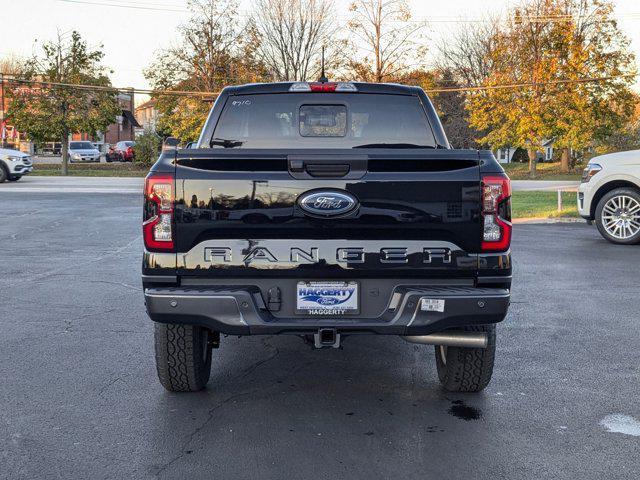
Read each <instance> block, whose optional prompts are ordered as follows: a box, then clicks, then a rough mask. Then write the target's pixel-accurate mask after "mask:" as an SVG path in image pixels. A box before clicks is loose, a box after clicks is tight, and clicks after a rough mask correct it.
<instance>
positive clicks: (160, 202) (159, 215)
mask: <svg viewBox="0 0 640 480" xmlns="http://www.w3.org/2000/svg"><path fill="white" fill-rule="evenodd" d="M173 188H174V179H173V176H172V175H168V174H165V173H160V174H158V173H150V174H149V175H147V178H146V179H145V184H144V214H143V223H142V233H143V238H144V244H145V247H146V248H147V250H151V251H171V250H173V246H174V242H173V202H174V195H173Z"/></svg>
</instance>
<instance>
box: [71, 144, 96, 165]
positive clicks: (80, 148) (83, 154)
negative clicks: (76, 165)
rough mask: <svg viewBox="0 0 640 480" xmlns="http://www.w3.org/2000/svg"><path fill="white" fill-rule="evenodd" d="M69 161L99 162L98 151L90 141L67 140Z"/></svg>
mask: <svg viewBox="0 0 640 480" xmlns="http://www.w3.org/2000/svg"><path fill="white" fill-rule="evenodd" d="M69 161H70V162H71V163H73V162H99V161H100V151H99V150H98V149H97V148H96V147H94V146H93V144H92V143H91V142H69Z"/></svg>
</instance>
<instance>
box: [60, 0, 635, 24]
mask: <svg viewBox="0 0 640 480" xmlns="http://www.w3.org/2000/svg"><path fill="white" fill-rule="evenodd" d="M57 1H59V2H64V3H76V4H83V5H94V6H104V7H115V8H129V9H135V10H151V11H159V12H173V13H188V12H190V11H191V10H190V9H188V8H182V7H180V6H178V5H176V4H172V5H165V4H158V3H141V2H136V3H133V2H131V1H130V0H57ZM236 14H237V15H238V16H240V17H249V16H251V13H250V12H236ZM590 16H591V17H595V18H593V19H592V21H594V22H597V23H604V22H613V21H617V20H620V19H633V20H637V19H640V12H625V13H619V14H611V15H608V14H601V13H597V12H596V13H595V14H593V15H590ZM336 17H337V18H340V19H348V20H351V19H352V17H350V16H348V15H336ZM587 17H589V15H572V14H557V15H529V16H518V17H517V19H518V20H519V21H521V22H523V23H527V22H529V23H564V22H571V21H574V20H578V19H581V18H587ZM493 21H494V20H493V19H492V18H462V17H454V16H451V15H449V16H447V15H442V16H438V15H434V16H429V17H423V18H410V19H408V20H393V19H387V20H386V21H385V22H386V23H425V24H429V23H462V24H464V23H491V22H493Z"/></svg>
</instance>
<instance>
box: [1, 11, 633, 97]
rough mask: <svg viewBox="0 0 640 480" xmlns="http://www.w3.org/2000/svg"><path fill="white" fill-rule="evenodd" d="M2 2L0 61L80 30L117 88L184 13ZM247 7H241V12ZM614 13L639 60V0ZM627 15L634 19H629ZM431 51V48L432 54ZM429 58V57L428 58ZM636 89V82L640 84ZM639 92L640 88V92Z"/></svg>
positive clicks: (448, 28) (451, 26)
mask: <svg viewBox="0 0 640 480" xmlns="http://www.w3.org/2000/svg"><path fill="white" fill-rule="evenodd" d="M76 1H78V0H71V1H69V0H67V1H65V0H22V1H20V2H17V1H15V0H0V15H2V16H6V18H2V22H1V25H2V33H1V38H0V56H2V57H4V56H8V55H11V54H14V55H19V56H29V55H31V54H32V53H33V52H34V51H38V49H39V47H38V45H39V42H41V41H42V40H48V39H50V38H53V37H54V36H55V35H56V33H57V31H58V30H59V31H62V32H64V31H68V30H72V29H75V30H78V31H79V32H80V33H81V34H82V36H83V37H84V38H86V39H87V40H88V41H89V43H90V44H91V45H99V44H102V45H104V49H105V53H106V57H105V63H106V64H107V65H108V66H109V67H110V68H111V69H113V70H114V73H113V75H112V81H113V84H114V85H116V86H118V87H127V86H132V87H138V88H147V87H148V86H149V85H148V84H147V82H146V80H145V79H144V76H143V74H142V70H143V69H144V68H145V67H146V66H148V65H149V63H150V62H151V60H152V59H153V57H154V54H155V53H156V52H157V51H159V50H160V49H162V48H163V47H165V46H167V45H169V44H170V43H171V42H172V41H174V39H175V32H176V27H177V26H178V25H179V24H180V23H181V22H183V21H184V20H185V19H186V18H187V17H188V13H187V12H186V11H185V5H186V1H181V0H80V2H82V1H86V2H90V3H93V4H88V3H76ZM116 4H119V5H137V6H139V7H150V8H157V9H158V10H147V9H133V8H122V7H116V6H113V5H116ZM336 4H337V8H338V15H339V18H340V19H341V20H345V19H346V18H347V7H348V4H349V2H348V1H347V0H336ZM409 4H410V6H411V10H412V13H413V15H414V17H415V18H419V19H427V20H428V19H429V18H430V17H432V18H433V17H434V16H435V18H436V19H438V20H443V19H444V20H448V19H452V20H453V19H456V18H472V19H477V18H481V17H482V16H483V15H486V14H487V13H493V12H497V13H500V12H504V11H506V10H507V9H508V8H509V6H512V5H514V4H517V2H513V1H508V0H451V1H448V2H443V1H442V0H422V1H419V0H410V1H409ZM250 6H251V2H250V1H247V0H244V1H242V2H241V11H243V12H245V11H247V10H249V9H250ZM616 12H617V15H618V16H619V20H620V27H621V29H622V30H623V31H624V32H625V33H626V34H627V35H628V36H629V37H630V38H631V40H632V48H633V50H634V51H635V52H636V56H637V57H638V58H639V59H640V1H638V0H617V1H616ZM630 14H638V15H633V16H631V15H630ZM465 25H467V24H465V23H454V22H451V23H449V22H442V21H437V22H433V23H431V24H430V28H429V32H428V37H429V43H430V44H432V45H436V44H437V43H438V42H440V41H442V40H443V39H446V37H447V35H448V34H450V33H451V32H452V31H454V30H455V29H459V28H465ZM432 52H435V48H433V49H432ZM431 55H433V53H431ZM638 85H639V86H640V83H639V84H638ZM639 90H640V88H639Z"/></svg>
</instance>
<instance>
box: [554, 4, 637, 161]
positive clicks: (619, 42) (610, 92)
mask: <svg viewBox="0 0 640 480" xmlns="http://www.w3.org/2000/svg"><path fill="white" fill-rule="evenodd" d="M559 3H560V8H561V10H562V12H563V14H564V15H566V16H567V20H566V22H563V25H564V27H565V31H566V33H567V35H566V36H565V42H564V43H563V44H562V45H560V46H559V52H560V59H559V65H560V68H559V71H560V75H561V76H562V77H563V78H566V79H569V80H574V81H575V83H568V84H565V85H562V86H561V87H560V88H558V89H557V90H556V99H555V100H556V101H555V105H556V112H555V117H556V123H555V125H554V134H553V136H554V138H555V139H556V142H555V144H556V146H557V147H559V148H561V149H562V157H561V168H562V171H563V172H568V171H569V169H570V167H571V165H570V160H571V155H570V152H571V150H575V151H581V150H584V149H586V148H588V147H596V146H597V145H599V144H601V143H603V142H605V141H606V140H607V139H608V138H609V137H611V136H612V135H615V134H616V133H617V132H620V131H622V130H623V129H624V127H625V125H627V123H628V122H629V120H630V119H631V117H632V115H633V109H634V106H635V98H634V96H633V94H632V92H631V89H630V85H631V84H632V83H633V81H634V79H633V77H631V76H630V74H632V73H634V68H635V67H634V60H635V59H634V56H633V54H632V53H631V52H630V51H629V40H628V39H627V38H626V37H625V36H624V35H623V34H622V32H621V31H620V30H619V29H618V26H617V23H616V20H615V18H614V15H613V13H614V12H613V4H612V2H610V1H609V0H559ZM594 77H600V78H602V77H606V78H607V79H606V80H602V81H598V82H580V81H579V80H580V79H585V78H594Z"/></svg>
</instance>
